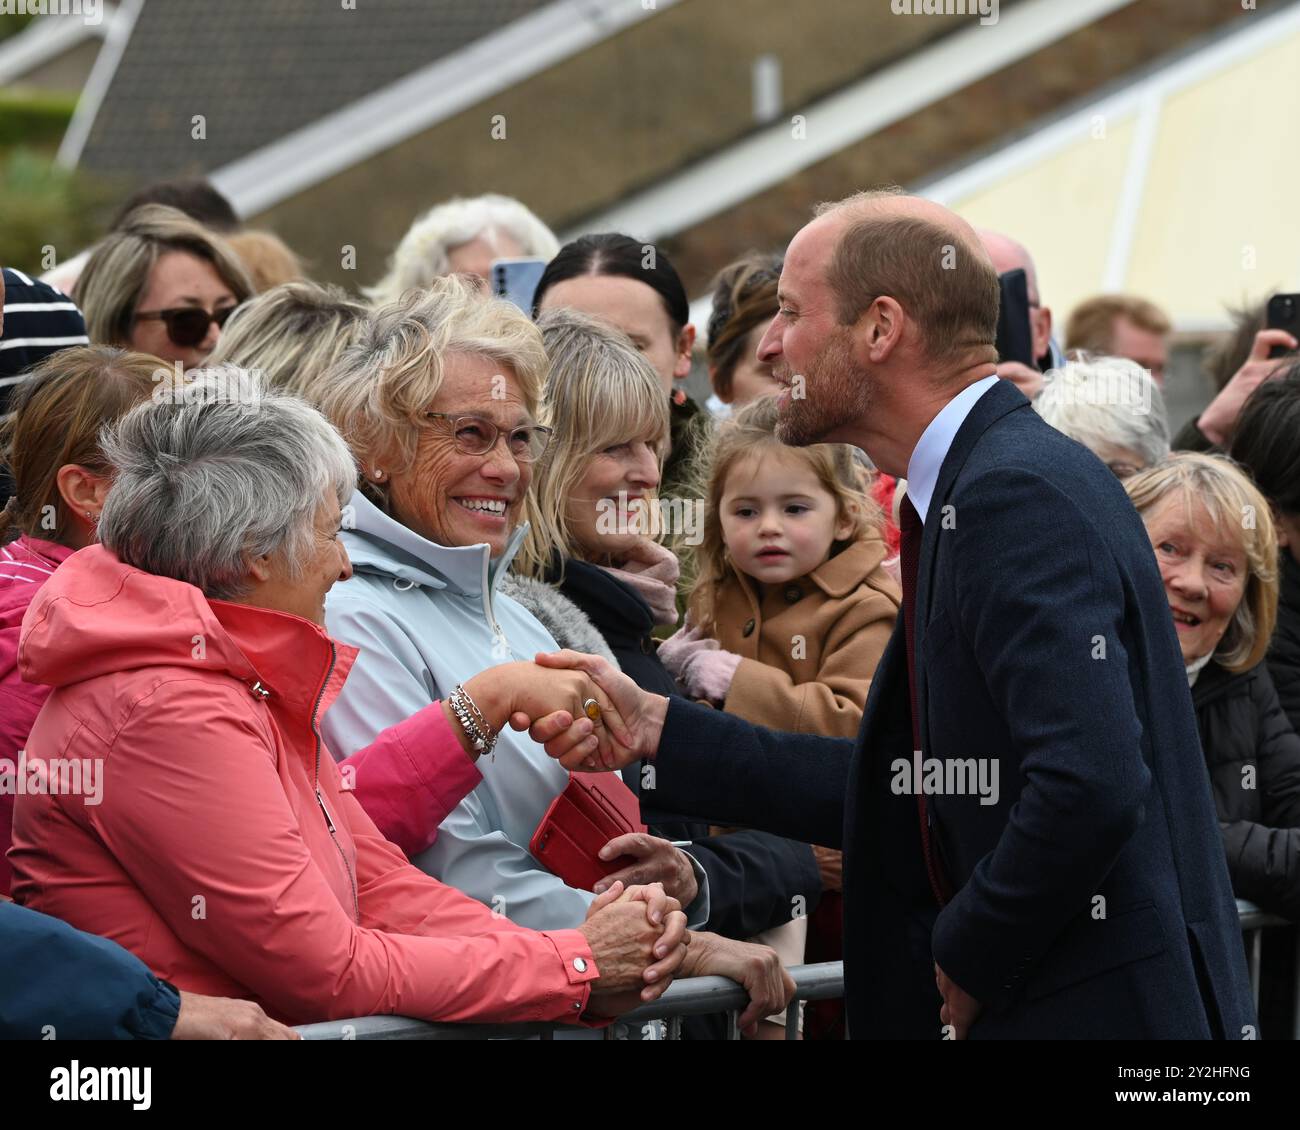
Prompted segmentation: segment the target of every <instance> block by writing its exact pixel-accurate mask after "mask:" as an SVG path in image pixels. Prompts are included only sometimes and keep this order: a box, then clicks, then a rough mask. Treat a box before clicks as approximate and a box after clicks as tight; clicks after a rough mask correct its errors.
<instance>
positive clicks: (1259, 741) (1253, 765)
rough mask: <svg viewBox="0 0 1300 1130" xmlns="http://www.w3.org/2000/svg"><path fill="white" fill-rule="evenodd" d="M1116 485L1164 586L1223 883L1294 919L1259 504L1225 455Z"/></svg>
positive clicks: (1272, 616) (1269, 525) (1299, 818)
mask: <svg viewBox="0 0 1300 1130" xmlns="http://www.w3.org/2000/svg"><path fill="white" fill-rule="evenodd" d="M1124 488H1125V489H1126V490H1127V491H1128V493H1129V497H1130V498H1132V500H1133V504H1134V506H1136V507H1137V510H1138V513H1139V514H1141V515H1142V521H1143V522H1144V523H1145V524H1146V528H1147V534H1148V535H1149V536H1150V538H1151V545H1152V548H1153V549H1154V550H1155V554H1156V561H1157V563H1158V564H1159V566H1160V575H1161V577H1162V579H1163V580H1164V583H1165V592H1166V594H1167V596H1168V598H1169V611H1170V614H1171V615H1172V616H1173V620H1174V628H1175V630H1176V631H1177V633H1178V643H1179V646H1180V647H1181V648H1182V653H1183V662H1184V664H1185V665H1186V667H1187V681H1188V683H1190V684H1191V687H1192V704H1193V706H1194V707H1195V709H1196V722H1197V727H1198V729H1199V731H1200V735H1201V747H1202V750H1203V751H1204V754H1205V760H1206V764H1207V765H1208V767H1209V771H1210V783H1211V786H1212V788H1213V792H1214V801H1215V806H1216V807H1217V809H1218V813H1219V824H1220V827H1221V828H1222V830H1223V842H1224V847H1225V848H1226V850H1227V856H1228V874H1229V875H1230V876H1231V878H1232V887H1233V890H1234V891H1235V892H1236V894H1237V896H1238V897H1239V898H1246V899H1250V900H1252V901H1253V902H1256V903H1258V904H1259V905H1260V906H1261V907H1263V908H1264V909H1265V910H1267V911H1270V912H1272V913H1275V914H1281V915H1285V916H1286V917H1288V918H1291V919H1293V920H1294V919H1300V737H1297V736H1296V733H1295V731H1294V730H1292V728H1291V723H1290V721H1289V720H1288V719H1287V716H1286V714H1285V713H1284V712H1283V710H1282V707H1281V704H1280V703H1279V702H1278V697H1277V691H1276V690H1275V689H1274V687H1273V680H1272V678H1271V677H1270V676H1269V671H1268V666H1267V665H1266V664H1265V663H1264V655H1265V653H1266V652H1267V650H1268V645H1269V640H1270V638H1271V636H1272V634H1273V625H1274V623H1275V621H1276V618H1277V590H1278V582H1277V534H1276V532H1275V530H1274V526H1273V519H1272V517H1271V515H1270V513H1269V506H1268V503H1267V502H1266V501H1265V500H1264V496H1263V495H1261V494H1260V493H1259V491H1258V490H1257V489H1256V488H1255V486H1254V485H1253V484H1252V483H1251V482H1250V480H1249V479H1248V478H1246V476H1245V475H1244V474H1242V472H1241V471H1240V470H1238V469H1237V467H1236V466H1235V465H1234V464H1233V463H1231V462H1230V461H1229V460H1228V459H1226V458H1224V457H1223V456H1212V455H1197V454H1192V453H1190V452H1185V453H1181V454H1178V455H1174V456H1171V457H1170V458H1169V459H1167V460H1165V461H1164V462H1163V463H1160V464H1158V465H1157V466H1155V467H1152V468H1150V469H1149V470H1146V471H1143V472H1141V473H1140V474H1137V475H1134V476H1132V477H1131V478H1129V479H1127V480H1125V483H1124Z"/></svg>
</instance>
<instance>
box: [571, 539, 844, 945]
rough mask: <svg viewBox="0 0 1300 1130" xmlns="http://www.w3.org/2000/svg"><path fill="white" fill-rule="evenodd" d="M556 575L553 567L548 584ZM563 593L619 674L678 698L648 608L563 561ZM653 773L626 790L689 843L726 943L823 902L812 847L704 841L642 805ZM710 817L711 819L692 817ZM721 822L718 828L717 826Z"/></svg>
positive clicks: (774, 841) (639, 775)
mask: <svg viewBox="0 0 1300 1130" xmlns="http://www.w3.org/2000/svg"><path fill="white" fill-rule="evenodd" d="M557 575H558V568H557V570H556V571H555V573H553V574H552V579H554V577H555V576H557ZM559 588H560V592H561V593H563V594H564V595H565V596H567V597H568V598H569V599H570V600H571V601H573V603H574V604H576V605H577V606H578V608H580V609H581V610H582V611H583V612H585V613H586V614H587V617H588V618H589V619H590V620H591V622H592V624H594V625H595V627H596V630H597V631H599V632H600V633H601V635H603V636H604V637H605V643H606V644H607V645H608V646H609V649H610V650H611V651H612V652H613V653H614V657H615V658H616V659H617V660H618V664H619V666H620V667H621V668H622V669H623V672H624V673H625V674H626V675H627V676H628V677H629V678H631V679H632V681H633V682H634V683H636V684H637V686H639V687H641V688H642V689H643V690H647V691H650V692H651V693H652V694H662V695H677V694H678V693H679V692H678V689H677V684H676V681H675V680H674V679H673V677H672V676H671V675H670V674H669V673H668V671H667V669H666V668H665V667H664V665H663V664H662V663H661V662H660V661H659V656H658V653H657V652H656V651H655V646H654V641H653V640H652V638H651V635H650V633H651V632H652V631H653V630H654V627H655V623H654V614H653V613H652V612H651V611H650V606H649V605H647V604H646V602H645V601H644V600H643V599H642V598H641V596H640V594H639V593H637V592H634V591H633V590H632V589H631V588H629V587H628V586H627V585H625V584H623V583H622V582H621V581H620V580H619V579H618V578H617V577H614V576H611V575H610V574H609V573H607V572H606V571H605V570H603V569H601V568H599V567H598V566H596V565H591V564H588V563H587V562H585V561H573V560H571V561H567V562H566V563H565V568H564V576H563V580H562V581H561V583H560V585H559ZM651 771H653V767H650V766H647V767H644V768H643V767H642V766H640V765H634V766H630V767H629V768H628V769H627V770H626V771H625V772H624V779H625V780H626V781H627V784H628V786H629V787H630V788H631V789H632V791H633V792H635V793H637V795H638V796H641V797H642V804H641V818H642V819H643V820H644V821H645V822H646V823H647V824H652V825H654V827H655V829H656V831H658V832H660V833H661V834H663V835H666V836H669V837H671V838H672V839H675V840H676V839H681V840H691V841H692V844H693V846H692V848H691V852H692V854H693V855H694V856H695V858H696V859H697V860H698V861H699V864H700V866H701V867H703V868H704V872H705V874H706V875H708V877H709V902H710V911H709V922H708V927H709V929H710V930H712V931H714V932H715V933H718V934H722V935H724V936H725V937H728V938H752V937H753V936H754V935H755V934H758V933H761V932H762V931H763V930H768V929H771V928H772V927H774V926H780V925H782V924H783V923H786V922H789V921H790V917H791V914H792V912H793V911H794V910H795V908H796V907H797V906H798V905H799V904H798V903H797V902H796V900H802V909H803V910H805V911H806V912H808V913H811V912H812V910H813V909H814V907H815V906H816V905H817V902H818V900H819V899H820V898H821V890H822V886H821V876H820V874H819V872H818V870H817V862H816V859H815V858H814V856H813V853H812V848H811V847H809V846H808V845H807V844H804V843H799V842H798V841H796V840H788V839H785V838H783V837H781V836H774V835H772V834H770V833H768V832H758V831H753V830H742V831H738V832H732V833H729V834H728V835H725V836H711V835H709V825H708V822H700V821H698V820H696V821H688V820H685V819H684V818H682V817H681V816H679V815H676V814H674V813H671V812H665V811H663V810H661V809H657V808H655V807H654V806H653V805H647V804H646V803H645V797H646V795H648V790H647V793H646V794H643V793H642V790H641V785H642V781H643V780H644V779H646V778H644V777H643V774H644V773H648V772H651ZM695 815H696V816H697V817H698V816H704V817H707V816H708V813H707V812H704V813H696V814H695ZM718 823H721V821H718Z"/></svg>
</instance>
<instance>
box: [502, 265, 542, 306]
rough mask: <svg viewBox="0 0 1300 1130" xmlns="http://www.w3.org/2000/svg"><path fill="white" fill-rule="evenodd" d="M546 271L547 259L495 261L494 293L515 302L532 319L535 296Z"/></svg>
mask: <svg viewBox="0 0 1300 1130" xmlns="http://www.w3.org/2000/svg"><path fill="white" fill-rule="evenodd" d="M544 270H546V260H545V259H493V260H492V293H493V294H495V295H496V296H497V297H498V298H505V299H508V300H509V301H511V302H513V303H514V304H515V305H516V306H518V307H519V309H520V310H522V311H523V312H524V313H525V314H527V315H528V316H529V317H530V318H531V317H532V316H533V294H534V293H535V292H536V290H537V284H538V283H539V282H541V280H542V272H543V271H544Z"/></svg>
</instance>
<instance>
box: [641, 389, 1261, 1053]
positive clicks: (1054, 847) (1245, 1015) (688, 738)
mask: <svg viewBox="0 0 1300 1130" xmlns="http://www.w3.org/2000/svg"><path fill="white" fill-rule="evenodd" d="M902 625H903V619H902V617H901V616H900V617H899V620H898V624H897V626H896V628H895V631H894V635H893V638H892V639H891V641H890V643H889V646H888V648H887V649H886V651H885V654H884V656H883V657H882V659H881V661H880V665H879V666H878V668H877V670H876V673H875V677H874V679H873V681H872V685H871V691H870V694H869V696H868V699H867V705H866V711H865V714H864V716H863V720H862V728H861V730H860V732H859V735H858V738H857V740H856V742H853V741H847V740H836V739H830V738H817V737H808V736H805V735H795V734H781V733H776V732H774V731H771V730H765V729H763V728H761V727H755V726H751V725H749V724H747V723H745V722H743V721H741V720H739V719H736V718H732V717H730V716H728V715H726V714H723V713H720V712H716V711H711V710H709V709H707V708H703V707H698V706H696V705H695V704H692V703H686V702H680V701H673V702H672V703H671V705H670V707H669V711H668V716H667V719H666V721H665V725H664V731H663V735H662V737H661V740H660V745H659V752H658V754H657V757H656V761H655V778H654V784H655V787H656V789H657V790H659V794H660V795H659V798H658V801H659V803H662V804H663V805H664V806H665V807H669V808H671V809H673V810H674V811H679V812H691V813H696V814H699V815H701V816H707V817H709V818H710V819H713V820H715V821H717V822H731V823H742V824H748V825H750V826H751V827H758V828H764V829H766V830H768V831H772V832H776V833H779V834H781V835H785V836H791V837H794V838H797V839H801V840H806V841H810V842H813V843H823V844H828V845H831V846H842V847H843V849H844V855H845V864H844V884H845V897H844V917H845V951H844V952H845V955H846V956H845V972H846V998H847V1004H848V1015H849V1029H850V1032H851V1034H852V1035H853V1036H854V1037H858V1038H862V1037H910V1038H919V1039H926V1038H941V1036H942V1034H943V1033H942V1030H941V1026H940V1021H939V1004H940V1001H939V997H938V993H937V990H936V988H935V980H934V962H936V961H937V962H938V963H939V965H940V966H941V967H942V968H943V970H944V971H945V972H946V973H947V974H948V975H949V976H950V977H951V978H952V979H953V980H954V981H955V982H956V983H957V984H958V985H960V986H961V987H962V988H963V989H965V990H966V991H967V992H969V993H970V994H971V995H972V996H974V997H975V998H976V999H977V1000H979V1001H980V1002H981V1003H982V1004H983V1006H984V1010H983V1013H982V1015H981V1016H980V1018H979V1020H978V1021H977V1022H976V1023H975V1025H974V1026H973V1027H972V1029H971V1033H970V1035H971V1038H973V1039H977V1038H981V1037H992V1038H996V1037H1018V1038H1031V1039H1043V1038H1062V1037H1063V1038H1090V1037H1092V1038H1135V1039H1146V1038H1210V1037H1217V1038H1228V1039H1241V1038H1243V1037H1245V1036H1253V1035H1254V1031H1253V1025H1254V1024H1255V1017H1254V1007H1253V1004H1252V1001H1251V994H1250V988H1249V983H1248V980H1247V974H1246V965H1245V954H1244V950H1243V946H1242V939H1241V931H1240V928H1239V926H1238V921H1237V911H1236V904H1235V903H1234V901H1233V896H1232V890H1231V886H1230V884H1229V880H1228V872H1227V866H1226V862H1225V858H1224V849H1223V844H1222V842H1221V839H1220V833H1219V826H1218V821H1217V819H1216V817H1215V812H1214V805H1213V802H1212V800H1211V796H1210V788H1209V782H1208V779H1207V776H1206V772H1205V762H1204V759H1203V758H1202V756H1201V750H1200V741H1199V737H1198V735H1197V730H1196V720H1195V716H1194V714H1193V711H1192V702H1191V696H1190V693H1189V691H1188V687H1187V678H1186V674H1185V672H1184V669H1183V662H1182V657H1181V654H1180V650H1179V646H1178V640H1177V637H1176V635H1175V632H1174V627H1173V622H1172V618H1171V616H1170V614H1169V606H1168V601H1167V599H1166V596H1165V592H1164V588H1163V585H1162V583H1161V580H1160V575H1159V571H1158V569H1157V567H1156V562H1155V557H1154V554H1153V553H1152V551H1151V545H1150V542H1149V541H1148V539H1147V536H1146V531H1145V529H1144V527H1143V525H1142V521H1141V519H1140V518H1139V516H1138V514H1137V512H1136V511H1135V510H1134V508H1133V506H1132V505H1131V503H1130V502H1129V499H1128V496H1127V495H1126V494H1125V492H1124V490H1123V488H1122V487H1121V486H1120V484H1119V482H1118V481H1117V480H1116V479H1115V477H1114V476H1113V475H1112V474H1111V473H1110V472H1109V471H1108V470H1107V469H1106V467H1105V466H1104V465H1103V464H1102V463H1101V462H1100V461H1099V460H1098V459H1097V458H1096V457H1095V456H1093V455H1092V454H1091V453H1090V452H1089V451H1087V450H1086V449H1085V448H1083V447H1082V446H1080V445H1079V444H1077V443H1075V442H1074V441H1072V440H1070V439H1067V438H1066V437H1065V436H1063V435H1062V434H1061V433H1059V432H1057V431H1056V430H1055V429H1053V428H1052V427H1050V426H1049V425H1048V424H1046V423H1044V422H1043V420H1042V419H1041V418H1040V417H1039V416H1038V415H1037V414H1036V413H1035V412H1034V411H1033V409H1032V408H1031V406H1030V404H1029V401H1028V400H1026V399H1025V397H1024V396H1023V395H1022V394H1021V393H1020V392H1019V391H1018V390H1017V389H1016V388H1015V387H1014V386H1013V385H1011V384H1009V383H1008V382H1005V381H1000V382H998V384H997V385H995V386H994V387H993V388H991V389H990V390H989V391H988V392H987V393H985V394H984V395H983V396H982V397H981V398H980V399H979V400H978V401H977V402H976V404H975V405H974V407H973V408H972V410H971V412H970V414H969V415H968V416H967V418H966V420H965V421H964V422H963V424H962V426H961V428H960V430H959V431H958V433H957V435H956V437H955V439H954V441H953V444H952V446H951V448H950V449H949V452H948V454H947V457H946V458H945V459H944V462H943V466H942V469H941V470H940V474H939V479H938V483H937V485H936V488H935V492H934V496H933V498H932V499H931V502H930V507H929V510H928V513H927V517H926V523H925V533H924V538H923V541H922V547H921V560H920V565H919V572H918V585H917V608H916V641H915V643H916V654H917V697H918V712H919V714H920V733H921V745H922V749H923V752H924V756H925V757H926V758H927V759H938V760H939V761H940V762H946V763H948V764H950V765H955V764H956V763H958V762H962V763H967V764H969V765H971V766H974V767H976V768H978V767H979V766H980V765H981V764H982V765H983V767H984V770H985V773H986V776H985V778H984V780H985V782H986V783H991V781H992V777H991V772H992V767H993V765H994V764H996V766H997V773H998V776H997V784H998V789H997V794H996V798H995V803H982V801H987V800H990V799H994V798H993V796H992V791H991V790H988V791H987V792H986V795H985V796H984V797H983V798H982V797H981V796H980V795H978V794H977V793H976V792H974V791H972V790H971V789H970V788H967V790H966V791H965V792H961V793H955V794H948V793H942V794H938V795H928V796H927V801H928V805H929V810H930V817H931V823H932V833H931V839H932V843H933V844H934V846H935V850H936V851H937V852H938V853H939V854H940V856H941V858H942V860H943V864H944V867H945V870H946V872H947V875H948V877H949V878H950V880H951V882H952V884H953V886H954V887H955V888H956V893H955V895H954V897H953V898H952V900H951V901H950V902H949V903H948V904H947V905H946V906H944V907H943V908H942V909H940V908H939V906H938V904H937V902H936V900H935V898H934V896H933V895H932V894H931V891H930V885H929V881H928V879H927V876H926V872H925V866H924V862H923V858H922V850H921V837H920V826H919V821H918V817H917V802H916V796H915V793H914V792H913V791H911V788H910V784H909V782H908V778H909V777H910V774H906V773H900V766H901V765H902V764H906V763H907V762H908V761H910V760H911V756H912V745H913V742H912V728H911V711H910V707H909V705H908V687H907V666H906V664H907V659H906V649H905V646H904V640H903V626H902ZM968 759H974V761H973V762H968ZM904 788H905V789H907V791H900V789H904Z"/></svg>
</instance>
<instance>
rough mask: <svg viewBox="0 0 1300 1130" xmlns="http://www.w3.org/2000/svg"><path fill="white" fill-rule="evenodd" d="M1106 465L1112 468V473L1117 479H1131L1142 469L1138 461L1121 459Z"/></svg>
mask: <svg viewBox="0 0 1300 1130" xmlns="http://www.w3.org/2000/svg"><path fill="white" fill-rule="evenodd" d="M1106 466H1107V468H1108V469H1109V470H1110V473H1111V474H1112V475H1114V476H1115V478H1117V479H1131V478H1132V477H1133V476H1134V475H1136V474H1137V473H1138V472H1139V471H1140V470H1142V468H1141V467H1139V466H1138V465H1137V464H1136V463H1124V462H1119V461H1116V462H1114V463H1107V464H1106Z"/></svg>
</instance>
